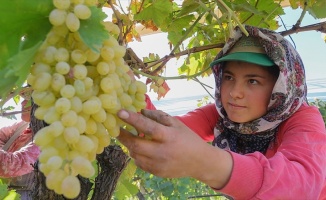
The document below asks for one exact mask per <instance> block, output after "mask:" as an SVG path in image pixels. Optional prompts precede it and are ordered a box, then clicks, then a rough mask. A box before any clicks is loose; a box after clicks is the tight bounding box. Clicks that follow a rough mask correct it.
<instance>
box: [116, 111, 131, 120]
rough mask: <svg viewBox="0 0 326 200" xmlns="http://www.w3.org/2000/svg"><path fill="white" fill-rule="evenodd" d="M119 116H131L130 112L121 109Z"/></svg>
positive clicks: (125, 117) (122, 117)
mask: <svg viewBox="0 0 326 200" xmlns="http://www.w3.org/2000/svg"><path fill="white" fill-rule="evenodd" d="M118 116H119V117H120V118H121V119H128V118H129V113H128V112H127V111H125V110H120V111H119V112H118Z"/></svg>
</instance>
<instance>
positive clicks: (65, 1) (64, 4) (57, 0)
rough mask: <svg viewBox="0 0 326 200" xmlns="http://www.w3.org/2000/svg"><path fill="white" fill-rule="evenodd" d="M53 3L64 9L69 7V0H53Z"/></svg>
mask: <svg viewBox="0 0 326 200" xmlns="http://www.w3.org/2000/svg"><path fill="white" fill-rule="evenodd" d="M53 5H54V6H55V7H56V8H58V9H61V10H66V9H68V8H69V7H70V0H53Z"/></svg>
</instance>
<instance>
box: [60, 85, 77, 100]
mask: <svg viewBox="0 0 326 200" xmlns="http://www.w3.org/2000/svg"><path fill="white" fill-rule="evenodd" d="M75 93H76V90H75V87H74V86H72V85H64V86H63V87H62V88H61V89H60V94H61V96H62V97H65V98H68V99H69V98H72V97H73V96H74V95H75Z"/></svg>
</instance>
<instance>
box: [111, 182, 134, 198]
mask: <svg viewBox="0 0 326 200" xmlns="http://www.w3.org/2000/svg"><path fill="white" fill-rule="evenodd" d="M137 192H138V188H137V186H136V185H134V184H132V183H131V181H130V180H123V181H120V182H119V184H118V185H117V188H116V190H115V191H114V197H116V198H117V199H126V197H131V196H134V195H135V194H137Z"/></svg>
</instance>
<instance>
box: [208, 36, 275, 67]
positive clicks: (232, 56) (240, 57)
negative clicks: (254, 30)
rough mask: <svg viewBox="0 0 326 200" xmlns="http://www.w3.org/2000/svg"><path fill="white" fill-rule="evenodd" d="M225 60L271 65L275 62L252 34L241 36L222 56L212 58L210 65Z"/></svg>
mask: <svg viewBox="0 0 326 200" xmlns="http://www.w3.org/2000/svg"><path fill="white" fill-rule="evenodd" d="M226 61H242V62H248V63H253V64H256V65H260V66H264V67H271V66H274V65H275V63H274V62H273V61H272V60H271V59H270V58H269V57H268V56H267V55H266V52H265V50H264V48H263V47H262V45H261V44H260V43H259V41H258V39H257V38H255V37H252V36H249V37H246V36H243V37H242V38H241V39H240V40H239V41H237V42H236V43H235V45H234V46H233V47H232V48H231V50H230V51H229V52H228V53H227V54H226V55H224V56H223V57H221V58H219V59H217V60H214V61H213V62H212V63H211V64H210V66H211V67H212V66H213V65H216V64H218V63H221V62H226Z"/></svg>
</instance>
